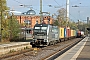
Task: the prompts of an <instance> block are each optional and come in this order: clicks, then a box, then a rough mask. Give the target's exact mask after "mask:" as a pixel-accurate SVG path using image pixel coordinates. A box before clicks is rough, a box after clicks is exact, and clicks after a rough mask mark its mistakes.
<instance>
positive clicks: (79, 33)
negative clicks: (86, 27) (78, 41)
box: [77, 30, 81, 38]
mask: <svg viewBox="0 0 90 60" xmlns="http://www.w3.org/2000/svg"><path fill="white" fill-rule="evenodd" d="M77 37H78V38H79V37H81V31H79V30H77Z"/></svg>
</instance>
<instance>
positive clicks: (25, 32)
mask: <svg viewBox="0 0 90 60" xmlns="http://www.w3.org/2000/svg"><path fill="white" fill-rule="evenodd" d="M26 28H27V27H26V25H25V40H26Z"/></svg>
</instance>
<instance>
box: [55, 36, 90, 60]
mask: <svg viewBox="0 0 90 60" xmlns="http://www.w3.org/2000/svg"><path fill="white" fill-rule="evenodd" d="M55 60H90V37H85V38H84V39H83V40H82V41H80V42H79V43H78V44H77V45H75V46H74V47H72V48H71V49H69V50H68V51H67V52H65V53H64V54H62V55H61V56H59V57H58V58H56V59H55Z"/></svg>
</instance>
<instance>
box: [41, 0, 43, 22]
mask: <svg viewBox="0 0 90 60" xmlns="http://www.w3.org/2000/svg"><path fill="white" fill-rule="evenodd" d="M42 18H43V16H42V0H40V23H42Z"/></svg>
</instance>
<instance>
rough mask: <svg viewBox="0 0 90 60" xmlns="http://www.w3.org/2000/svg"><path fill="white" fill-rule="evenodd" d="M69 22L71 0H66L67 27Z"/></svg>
mask: <svg viewBox="0 0 90 60" xmlns="http://www.w3.org/2000/svg"><path fill="white" fill-rule="evenodd" d="M68 22H69V0H66V27H67V24H68Z"/></svg>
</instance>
